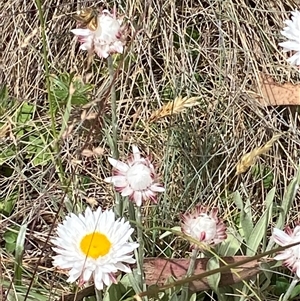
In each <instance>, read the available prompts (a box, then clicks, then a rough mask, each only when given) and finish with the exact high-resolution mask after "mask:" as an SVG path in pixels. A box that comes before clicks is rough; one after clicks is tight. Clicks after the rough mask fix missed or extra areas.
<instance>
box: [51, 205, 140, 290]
mask: <svg viewBox="0 0 300 301" xmlns="http://www.w3.org/2000/svg"><path fill="white" fill-rule="evenodd" d="M132 232H133V228H131V227H130V224H129V222H125V221H124V219H123V218H122V219H117V220H115V214H114V213H113V211H112V210H106V211H103V212H102V210H101V208H100V207H99V208H98V209H97V210H96V211H94V212H92V211H91V209H90V208H89V207H88V208H87V209H86V211H85V214H84V215H83V214H79V215H78V216H77V215H75V214H73V213H71V214H70V215H69V216H67V217H66V219H65V220H64V222H63V223H62V224H59V225H58V228H57V235H58V237H57V238H55V239H53V240H52V243H53V244H54V245H55V246H56V247H54V248H53V250H54V251H55V252H56V253H57V254H58V255H56V256H54V261H53V265H54V266H55V267H59V268H60V269H67V270H69V272H68V274H69V278H68V279H67V281H68V282H74V281H76V280H77V279H79V283H80V284H83V283H85V282H87V281H89V280H90V279H91V278H92V279H93V280H94V283H95V286H96V288H97V289H98V290H101V289H103V284H105V285H107V286H108V285H110V284H111V283H116V279H115V277H114V273H116V272H117V271H118V270H120V271H123V272H125V273H130V272H131V269H130V268H129V267H128V266H127V264H132V263H135V259H133V258H132V252H133V250H134V249H136V248H137V247H138V246H139V244H138V243H132V242H128V239H129V238H130V235H131V234H132Z"/></svg>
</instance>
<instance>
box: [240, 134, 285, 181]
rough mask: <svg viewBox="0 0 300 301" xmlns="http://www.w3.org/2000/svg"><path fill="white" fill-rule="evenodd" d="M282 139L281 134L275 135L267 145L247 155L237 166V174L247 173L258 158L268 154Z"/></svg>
mask: <svg viewBox="0 0 300 301" xmlns="http://www.w3.org/2000/svg"><path fill="white" fill-rule="evenodd" d="M280 137H281V134H277V135H274V136H273V137H272V139H270V140H269V141H268V142H267V143H266V144H265V145H263V146H261V147H258V148H255V149H254V150H252V151H251V152H249V153H247V154H245V155H244V156H243V157H242V159H241V160H240V161H239V162H238V164H237V166H236V174H237V175H239V174H242V173H244V172H245V171H247V169H248V168H249V167H251V166H252V165H253V164H254V163H255V162H256V159H257V157H258V156H260V155H263V154H265V153H266V152H268V151H269V150H270V149H271V147H272V146H273V144H274V142H275V141H277V140H278V139H279V138H280Z"/></svg>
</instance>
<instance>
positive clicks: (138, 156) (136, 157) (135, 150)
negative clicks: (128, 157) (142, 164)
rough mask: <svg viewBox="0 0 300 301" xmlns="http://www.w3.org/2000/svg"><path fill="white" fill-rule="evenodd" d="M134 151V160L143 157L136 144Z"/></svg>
mask: <svg viewBox="0 0 300 301" xmlns="http://www.w3.org/2000/svg"><path fill="white" fill-rule="evenodd" d="M132 153H133V159H134V161H138V160H140V159H141V152H140V150H139V149H138V147H137V146H136V145H132Z"/></svg>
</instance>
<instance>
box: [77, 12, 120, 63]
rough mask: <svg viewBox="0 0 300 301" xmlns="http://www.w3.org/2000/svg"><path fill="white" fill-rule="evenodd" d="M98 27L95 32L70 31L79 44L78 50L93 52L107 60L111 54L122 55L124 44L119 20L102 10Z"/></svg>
mask: <svg viewBox="0 0 300 301" xmlns="http://www.w3.org/2000/svg"><path fill="white" fill-rule="evenodd" d="M97 21H98V22H97V23H98V26H97V29H96V30H95V31H93V30H91V29H89V28H76V29H72V30H71V32H72V33H74V34H75V35H76V36H77V37H78V40H79V42H80V43H81V46H80V49H82V50H87V51H89V52H95V53H96V54H97V55H98V56H99V57H103V58H107V57H108V56H109V55H110V54H111V53H116V52H118V53H122V52H123V48H124V47H123V46H124V44H125V41H124V37H123V33H122V28H121V23H122V20H121V19H117V17H116V15H115V13H114V14H111V13H110V12H109V11H108V10H106V9H105V10H103V11H102V13H101V14H100V15H99V16H98V20H97Z"/></svg>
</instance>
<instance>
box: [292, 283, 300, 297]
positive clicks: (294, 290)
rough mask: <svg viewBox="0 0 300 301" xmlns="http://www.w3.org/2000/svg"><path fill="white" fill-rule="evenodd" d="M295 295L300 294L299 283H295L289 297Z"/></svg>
mask: <svg viewBox="0 0 300 301" xmlns="http://www.w3.org/2000/svg"><path fill="white" fill-rule="evenodd" d="M297 296H300V285H296V286H295V287H294V289H293V290H292V293H291V298H295V297H297Z"/></svg>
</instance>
